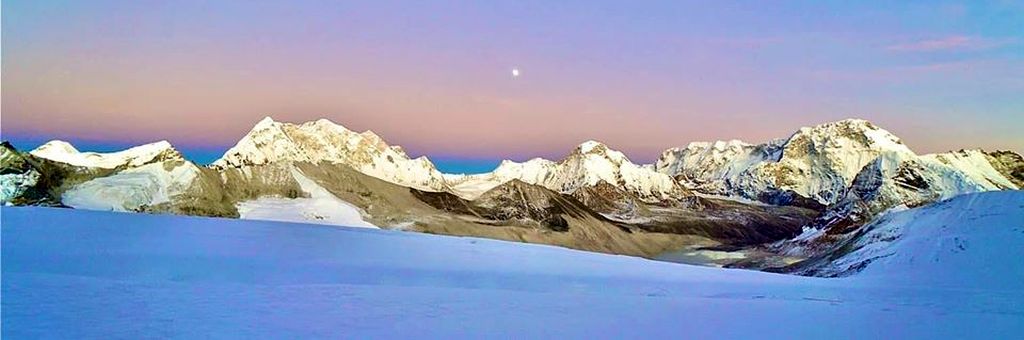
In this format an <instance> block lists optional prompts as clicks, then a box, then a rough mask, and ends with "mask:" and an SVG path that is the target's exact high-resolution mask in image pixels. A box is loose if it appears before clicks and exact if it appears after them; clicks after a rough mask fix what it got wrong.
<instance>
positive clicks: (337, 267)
mask: <svg viewBox="0 0 1024 340" xmlns="http://www.w3.org/2000/svg"><path fill="white" fill-rule="evenodd" d="M987 195H993V194H991V193H985V194H980V195H977V196H976V195H972V196H965V197H962V198H957V199H954V201H951V202H947V203H941V204H940V205H937V206H936V208H935V209H934V210H937V211H938V212H939V213H941V214H944V215H941V216H939V215H937V216H935V217H933V218H934V219H937V220H941V221H942V223H943V224H944V225H946V227H947V228H941V225H931V226H932V227H934V228H932V230H931V231H929V232H927V233H925V234H917V233H914V232H913V231H912V230H913V229H915V227H907V228H904V230H905V231H907V232H908V233H907V235H908V236H907V238H904V239H903V241H900V242H895V243H891V244H890V245H889V246H888V248H889V249H890V251H892V252H893V253H894V254H898V255H900V256H901V257H898V258H901V259H902V258H905V257H909V256H914V257H915V258H917V259H922V260H924V262H927V261H931V260H932V254H938V253H941V256H939V258H940V259H941V260H942V261H940V262H939V263H935V264H928V263H921V262H920V261H915V262H913V263H912V264H911V263H910V262H907V261H904V260H898V261H896V260H894V262H892V264H885V263H882V262H878V263H877V268H873V267H872V266H875V265H876V264H869V265H868V268H867V269H866V270H865V271H864V273H863V275H854V276H851V277H846V278H838V279H822V278H812V277H799V276H789V275H780V274H772V273H764V272H754V271H744V270H730V269H718V268H709V267H698V266H688V265H681V264H673V263H665V262H657V261H649V260H644V259H639V258H632V257H626V256H612V255H603V254H595V253H587V252H580V251H573V250H569V249H563V248H557V247H550V246H542V245H531V244H521V243H510V242H503V241H494V240H484V239H475V238H459V237H447V236H435V235H426V234H417V233H406V232H398V231H385V230H371V229H358V228H325V227H322V226H315V227H314V226H308V225H301V224H288V223H282V222H266V221H246V220H227V219H210V218H197V217H183V216H170V215H146V214H121V213H111V212H98V211H84V210H70V209H54V208H41V207H5V208H2V219H3V237H2V242H3V246H2V249H3V257H4V263H3V267H2V274H3V275H2V276H3V282H2V296H3V299H2V301H0V303H2V307H3V312H4V315H3V316H4V317H3V319H2V323H3V324H2V331H3V334H2V335H3V337H4V338H5V339H6V338H11V339H20V338H79V339H80V338H104V339H106V338H146V337H181V338H206V337H211V336H212V337H232V338H309V337H317V338H338V337H349V338H480V337H492V338H493V337H498V338H510V337H515V338H653V337H657V338H680V337H683V338H759V339H760V338H787V339H792V338H816V339H823V338H829V339H831V338H870V339H878V338H888V339H894V338H899V339H934V338H1013V337H1017V336H1019V335H1020V334H1022V332H1024V287H1022V286H1021V285H1019V284H1017V285H1006V284H1007V283H1009V282H1010V280H1011V279H1013V278H1014V277H1013V275H1019V274H1020V273H1021V272H1022V267H1024V262H1022V261H1020V258H1021V257H1020V253H1019V251H1020V249H1021V248H1024V247H1022V244H1021V242H1020V241H1021V235H1022V234H1021V231H1020V230H1015V229H1013V228H1012V227H1013V226H1015V225H1016V226H1017V227H1016V228H1019V227H1020V221H1022V219H1021V218H1020V217H1021V211H1022V210H1024V208H1021V207H1020V206H1019V204H1020V195H1022V194H1021V193H1020V192H1011V193H996V194H995V195H996V196H987ZM971 200H975V201H973V203H962V202H961V201H971ZM960 204H967V205H968V206H971V207H972V208H980V207H981V206H982V205H986V206H988V205H992V206H993V207H994V209H996V211H1008V212H1015V215H1014V216H1006V217H1005V218H1008V219H1010V221H1011V222H1012V221H1016V224H1013V223H1009V225H1006V224H986V225H979V224H976V223H975V222H978V221H983V222H990V220H987V219H984V217H982V216H983V215H984V214H985V212H984V211H982V210H981V209H975V210H972V211H970V212H964V213H962V214H958V213H956V211H957V209H954V208H958V207H960V206H959V205H960ZM1001 204H1002V205H1007V204H1009V205H1007V206H1006V207H995V205H1001ZM1013 204H1017V206H1016V208H1014V205H1013ZM925 211H932V210H921V211H920V212H919V214H920V215H918V216H916V217H917V218H925V216H924V215H926V214H928V213H926V212H925ZM975 217H980V218H983V219H981V220H978V219H974V220H972V218H975ZM1000 220H1002V219H1000ZM908 226H909V225H908ZM922 226H924V225H922ZM1008 227H1009V229H1007V228H1008ZM961 233H970V234H971V236H970V237H971V238H970V239H969V240H968V243H967V251H960V252H950V251H949V249H951V248H950V247H947V243H944V242H941V241H940V242H935V240H943V239H950V240H952V239H951V238H950V236H952V237H956V236H958V235H961ZM1014 233H1016V234H1014ZM926 234H927V235H933V234H934V235H936V236H937V235H940V234H941V235H946V236H943V237H938V238H919V237H918V236H915V235H926ZM919 239H920V240H926V239H927V240H928V241H916V240H919ZM997 239H1001V240H997ZM952 244H953V245H955V244H956V242H953V243H952ZM954 248H957V247H954ZM1013 249H1016V250H1013ZM1014 251H1016V253H1014ZM910 252H914V253H915V254H911V253H910ZM894 256H896V255H894ZM890 257H893V256H890ZM893 258H896V257H893ZM879 261H881V260H879ZM900 263H903V264H900ZM908 266H910V267H908ZM972 266H975V267H976V268H971V267H972ZM908 268H910V269H911V270H910V271H909V272H908V271H907V269H908ZM985 268H991V269H992V270H995V271H996V272H993V273H992V274H990V275H982V276H979V274H980V273H981V272H982V271H983V270H984V269H985ZM997 273H1002V274H1005V275H1007V277H1005V278H996V275H997ZM925 275H932V276H936V277H941V278H942V279H941V282H943V285H942V286H941V287H935V286H933V285H931V284H930V283H931V282H932V281H916V280H913V278H915V277H922V276H925ZM1018 277H1019V276H1018ZM1017 282H1020V281H1019V280H1018V281H1017Z"/></svg>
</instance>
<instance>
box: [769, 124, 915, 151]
mask: <svg viewBox="0 0 1024 340" xmlns="http://www.w3.org/2000/svg"><path fill="white" fill-rule="evenodd" d="M830 149H832V150H836V149H842V150H850V151H860V150H875V151H893V152H905V153H913V152H911V151H910V149H909V148H907V146H906V145H904V144H903V141H902V140H900V139H899V138H898V137H896V136H895V135H893V134H892V133H891V132H889V131H886V130H884V129H882V128H879V127H878V126H875V125H874V124H872V123H871V122H869V121H866V120H863V119H845V120H841V121H837V122H831V123H825V124H820V125H817V126H814V127H804V128H801V129H800V130H799V131H797V132H796V133H794V134H793V135H792V136H791V137H790V138H789V140H788V141H787V142H786V151H790V152H798V153H801V152H804V151H805V150H830Z"/></svg>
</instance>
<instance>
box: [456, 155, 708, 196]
mask: <svg viewBox="0 0 1024 340" xmlns="http://www.w3.org/2000/svg"><path fill="white" fill-rule="evenodd" d="M513 179H517V180H520V181H523V182H525V183H529V184H535V185H540V186H543V187H545V188H548V189H550V190H554V191H557V192H561V193H567V194H568V193H573V192H575V191H576V190H578V189H580V188H583V187H590V186H595V185H597V184H598V183H599V182H602V181H604V182H607V183H611V184H612V185H615V186H618V187H620V188H622V189H623V190H625V191H627V192H630V193H633V194H635V195H637V196H638V197H640V198H643V199H647V200H668V199H675V198H680V197H683V196H685V195H688V192H686V190H685V189H683V188H682V187H681V186H679V185H678V184H677V183H676V182H675V181H674V180H672V178H671V177H669V176H667V175H665V174H661V173H658V172H656V171H654V170H653V169H651V168H649V167H645V166H641V165H637V164H633V163H632V162H630V161H629V159H628V158H626V156H625V155H624V154H623V153H621V152H619V151H615V150H612V149H611V148H609V147H608V146H607V145H605V144H603V143H600V142H597V141H587V142H584V143H582V144H580V145H579V146H577V147H576V148H575V149H573V151H572V152H570V153H569V154H568V155H567V156H566V157H565V158H564V159H562V160H560V161H558V162H554V161H550V160H547V159H543V158H534V159H531V160H529V161H526V162H523V163H518V162H513V161H502V162H501V164H500V165H499V166H498V168H497V169H495V170H494V171H492V172H490V173H486V174H480V175H472V176H462V177H461V178H457V179H454V180H456V181H458V183H455V184H454V185H453V189H454V191H455V192H456V193H458V194H459V195H460V196H463V197H467V198H474V197H476V196H477V195H480V194H482V193H483V192H484V191H486V190H489V189H490V188H493V187H495V186H497V185H500V184H502V183H505V182H508V181H510V180H513Z"/></svg>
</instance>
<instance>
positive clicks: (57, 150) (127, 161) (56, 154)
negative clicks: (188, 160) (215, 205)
mask: <svg viewBox="0 0 1024 340" xmlns="http://www.w3.org/2000/svg"><path fill="white" fill-rule="evenodd" d="M30 153H31V154H32V155H33V156H36V157H40V158H45V159H49V160H52V161H56V162H61V163H66V164H71V165H75V166H84V167H92V168H105V169H114V168H117V167H122V166H128V167H137V166H142V165H145V164H148V163H152V162H155V161H161V160H167V159H184V157H183V156H182V155H181V153H179V152H178V150H175V149H174V147H173V146H171V143H169V142H167V141H166V140H161V141H158V142H154V143H149V144H143V145H139V146H135V147H132V148H129V149H126V150H122V151H117V152H109V153H99V152H80V151H78V149H77V148H75V146H74V145H71V143H68V142H65V141H62V140H52V141H49V142H47V143H46V144H43V145H41V146H39V147H38V148H36V149H35V150H32V151H31V152H30Z"/></svg>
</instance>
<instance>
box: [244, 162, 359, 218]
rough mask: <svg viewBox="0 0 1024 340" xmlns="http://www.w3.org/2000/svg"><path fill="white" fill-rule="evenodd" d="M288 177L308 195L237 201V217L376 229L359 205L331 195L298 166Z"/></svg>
mask: <svg viewBox="0 0 1024 340" xmlns="http://www.w3.org/2000/svg"><path fill="white" fill-rule="evenodd" d="M292 176H293V177H294V178H295V181H296V182H298V183H299V186H300V187H301V188H302V191H304V192H306V193H307V194H309V197H308V198H306V197H303V198H281V197H261V198H259V199H255V200H251V201H244V202H239V203H238V213H239V215H240V216H239V217H240V218H243V219H251V220H268V221H283V222H300V223H301V222H305V223H315V224H330V225H343V226H349V227H365V228H377V226H375V225H373V224H371V223H370V222H366V221H365V220H363V217H362V214H361V213H360V211H359V208H357V207H356V206H354V205H352V204H350V203H348V202H345V201H343V200H341V199H340V198H338V197H337V196H334V194H331V192H330V191H327V189H324V187H321V186H320V185H318V184H316V182H314V181H313V180H312V179H309V177H306V176H305V175H303V174H302V171H300V170H299V169H296V168H292Z"/></svg>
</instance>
